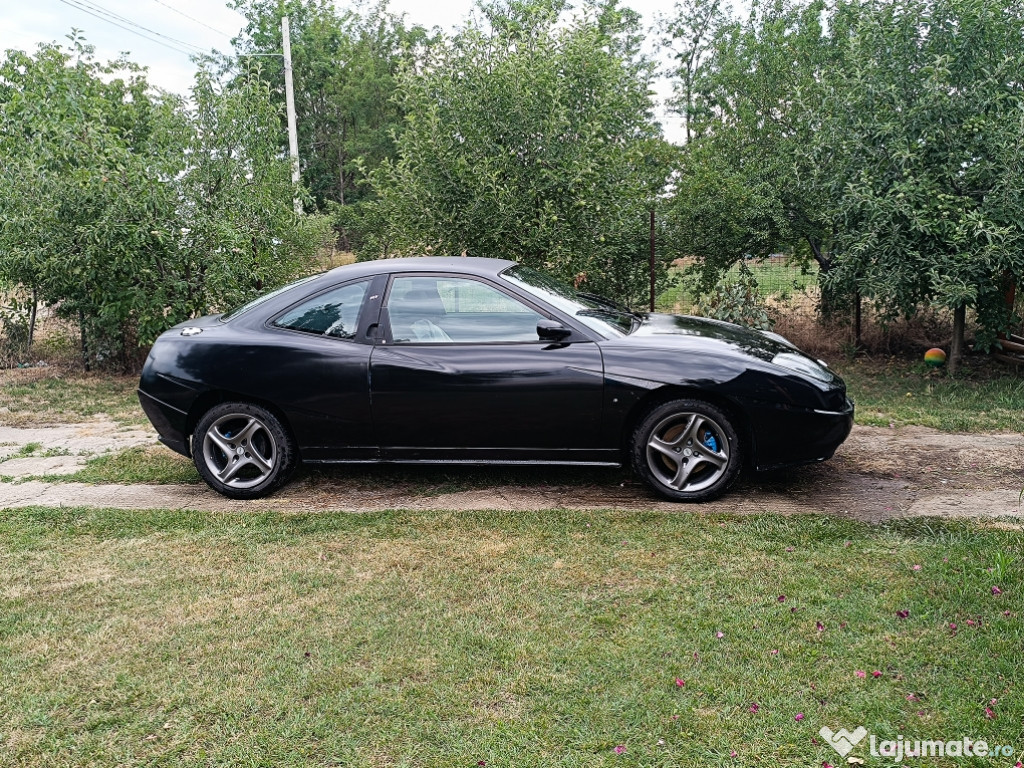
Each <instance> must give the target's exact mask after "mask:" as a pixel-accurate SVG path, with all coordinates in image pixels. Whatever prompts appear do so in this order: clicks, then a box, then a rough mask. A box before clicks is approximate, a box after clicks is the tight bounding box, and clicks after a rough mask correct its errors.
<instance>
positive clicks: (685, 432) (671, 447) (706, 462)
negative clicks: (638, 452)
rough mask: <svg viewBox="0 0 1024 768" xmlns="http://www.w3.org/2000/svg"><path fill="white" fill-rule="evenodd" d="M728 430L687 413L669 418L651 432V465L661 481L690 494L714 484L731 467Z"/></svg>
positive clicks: (696, 415) (649, 450)
mask: <svg viewBox="0 0 1024 768" xmlns="http://www.w3.org/2000/svg"><path fill="white" fill-rule="evenodd" d="M725 435H726V433H725V431H724V430H723V429H722V428H721V427H720V426H719V425H718V424H717V423H716V422H715V421H714V419H710V418H708V417H707V416H705V415H703V414H700V413H693V412H692V411H683V412H680V413H674V414H672V415H670V416H667V417H665V418H664V419H662V420H661V421H660V422H658V425H657V426H656V427H655V428H654V429H653V430H651V436H650V438H649V439H648V441H647V466H648V467H649V468H650V470H651V472H652V473H653V474H654V476H655V478H656V479H657V480H658V482H660V483H662V484H663V485H665V486H667V487H669V488H671V489H673V490H675V491H682V492H686V493H693V492H697V491H703V490H704V489H705V488H709V487H711V486H712V485H714V484H715V483H716V482H718V480H720V479H721V477H722V476H723V475H724V474H725V473H726V470H727V469H728V467H729V440H728V439H727V438H726V436H725Z"/></svg>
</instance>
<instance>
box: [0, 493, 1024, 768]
mask: <svg viewBox="0 0 1024 768" xmlns="http://www.w3.org/2000/svg"><path fill="white" fill-rule="evenodd" d="M1022 557H1024V540H1022V534H1021V532H1020V531H1011V530H1001V529H993V528H984V527H978V526H968V525H963V524H953V523H948V524H941V523H935V522H923V521H914V522H906V523H899V524H892V525H888V526H881V527H878V526H876V527H871V526H868V525H863V524H857V523H852V522H846V521H841V520H835V519H829V518H819V517H800V518H782V517H773V516H764V517H746V518H733V517H713V516H703V515H694V514H691V513H690V512H689V511H685V512H684V511H681V512H680V513H679V514H641V513H623V512H613V511H609V512H598V513H575V512H572V513H571V512H565V511H559V510H549V511H544V512H537V513H516V514H505V513H494V512H487V513H484V512H481V513H461V514H454V513H444V512H439V513H420V512H416V513H413V512H401V511H396V512H390V513H383V514H373V515H294V516H292V515H282V514H274V513H270V514H249V515H245V514H220V513H218V514H200V513H191V512H180V511H178V512H151V511H145V512H143V511H118V510H81V509H78V510H76V509H60V510H54V509H29V510H9V511H7V512H5V513H4V515H3V516H2V517H0V585H2V586H0V601H2V602H0V680H2V681H3V683H2V685H3V697H2V699H0V764H3V765H19V766H47V768H49V767H50V766H128V765H147V766H171V765H174V766H178V765H228V764H231V765H266V766H288V765H318V766H328V765H348V766H375V765H381V766H385V765H386V766H474V765H483V764H486V765H488V766H516V768H520V767H522V766H601V765H607V766H686V765H700V766H705V765H707V766H755V765H756V766H820V765H822V764H823V763H824V762H829V763H831V764H839V763H841V762H844V761H841V760H840V759H839V756H838V755H837V754H836V753H834V752H833V751H832V750H831V748H830V747H828V746H827V745H825V744H823V743H822V740H821V738H820V737H819V736H818V733H817V732H818V730H819V729H820V728H821V727H822V726H826V725H827V726H829V727H831V728H833V729H836V728H839V727H840V726H842V727H846V728H849V729H851V730H852V729H853V728H854V727H855V726H857V725H864V726H865V727H867V728H868V730H869V731H870V732H871V733H872V734H875V735H877V737H878V738H879V739H895V738H896V736H897V734H904V735H905V736H907V737H910V738H914V737H919V738H942V739H957V738H961V737H962V736H964V735H967V736H971V737H974V738H979V739H981V738H983V739H985V740H987V741H988V743H989V744H990V745H1002V744H1012V745H1014V746H1016V747H1018V748H1020V747H1024V743H1022V742H1024V739H1022V735H1021V723H1022V718H1024V702H1022V701H1021V699H1020V696H1019V689H1018V685H1019V684H1020V682H1021V675H1022V672H1021V668H1020V649H1021V647H1022V644H1024V630H1022V625H1021V621H1020V611H1021V609H1022V607H1024V606H1022V605H1021V598H1020V594H1021V590H1022V588H1024V578H1022V577H1021V569H1020V563H1021V558H1022ZM918 566H920V567H918ZM993 587H997V588H998V591H999V592H1000V593H999V594H994V593H993ZM953 625H955V629H954V628H953ZM858 671H861V672H863V673H864V676H860V674H859V673H858ZM876 671H877V672H878V674H877V676H876V675H875V674H874V673H875V672H876ZM986 709H987V710H988V711H987V712H986ZM865 744H866V742H865ZM865 744H862V745H861V746H859V747H858V748H857V749H856V750H855V751H854V753H853V754H854V755H857V756H860V757H863V758H866V760H867V762H866V764H867V765H882V764H886V763H885V762H883V761H882V759H881V758H872V757H870V756H869V755H868V754H867V749H866V747H865ZM732 752H735V753H736V755H735V757H730V754H731V753H732ZM1015 759H1016V758H1014V759H1013V760H1010V759H1003V760H1000V761H985V762H984V764H986V765H999V766H1002V765H1006V766H1010V765H1012V764H1013V762H1014V761H1015ZM926 764H928V765H954V764H956V765H961V764H965V763H964V761H957V760H953V759H949V760H947V761H946V762H943V760H941V759H940V760H933V761H928V762H927V763H926ZM967 764H970V763H969V761H968V762H967Z"/></svg>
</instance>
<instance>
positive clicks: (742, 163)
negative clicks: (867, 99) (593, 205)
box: [667, 0, 849, 286]
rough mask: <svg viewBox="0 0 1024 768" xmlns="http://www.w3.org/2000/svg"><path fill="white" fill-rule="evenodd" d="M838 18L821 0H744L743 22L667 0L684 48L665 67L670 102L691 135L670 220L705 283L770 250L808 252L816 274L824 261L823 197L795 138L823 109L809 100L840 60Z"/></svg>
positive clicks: (701, 2) (842, 22)
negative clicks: (671, 86)
mask: <svg viewBox="0 0 1024 768" xmlns="http://www.w3.org/2000/svg"><path fill="white" fill-rule="evenodd" d="M706 18H710V20H711V24H710V30H707V31H705V30H704V27H703V26H700V27H699V29H700V34H701V37H700V39H699V41H698V42H697V43H694V42H693V39H691V38H693V37H695V34H696V33H695V32H694V29H695V26H697V25H703V24H704V20H705V19H706ZM826 20H827V24H826V23H825V22H826ZM848 24H849V22H848V19H847V14H846V13H845V12H844V11H843V10H842V9H841V8H838V7H832V8H830V7H829V6H828V5H827V4H826V3H825V2H824V0H811V2H807V3H804V4H800V3H795V4H791V3H788V2H783V0H774V1H773V2H769V3H764V4H754V6H753V8H752V9H751V11H750V13H749V15H748V16H747V18H746V19H744V20H738V19H735V18H733V17H730V16H728V15H726V14H724V13H722V12H720V11H719V10H718V6H717V4H716V3H714V2H712V1H711V0H694V2H693V3H690V4H686V5H680V6H677V15H676V18H675V19H674V20H672V21H671V22H670V23H669V25H668V27H667V30H668V32H669V33H670V35H671V37H672V38H673V39H674V40H676V42H677V44H678V45H680V46H681V47H682V50H683V51H684V53H685V52H686V51H691V52H693V54H692V55H686V56H684V57H683V58H682V63H681V65H680V66H679V67H677V68H676V71H675V78H676V92H677V95H678V98H677V103H678V104H679V106H677V109H684V110H685V112H684V114H686V115H687V116H688V126H689V127H690V128H691V136H692V138H691V140H690V141H689V142H688V143H687V145H686V147H685V148H684V153H683V155H682V160H681V165H680V168H679V170H678V174H677V183H676V193H675V196H674V200H673V203H672V205H671V206H670V211H669V215H670V218H671V222H670V227H671V228H672V230H673V231H674V232H675V238H676V239H677V240H678V241H679V242H682V243H686V247H687V248H688V249H689V255H692V256H696V257H698V259H699V260H700V267H701V268H702V271H703V273H704V281H703V282H704V284H705V286H710V285H713V284H714V282H715V281H716V280H717V278H718V276H719V275H721V274H722V273H724V272H725V271H726V270H728V268H729V267H730V266H732V265H733V264H735V263H736V262H737V261H738V260H740V259H742V258H744V257H746V256H749V255H754V256H767V255H770V254H771V253H775V252H778V251H780V250H788V251H790V252H793V253H795V254H797V255H802V256H803V257H804V258H805V259H807V260H810V259H813V260H815V261H816V262H817V263H818V266H819V268H820V269H821V271H822V272H828V271H829V270H830V269H831V268H832V267H833V265H834V253H833V250H834V249H833V241H834V237H835V232H834V231H833V221H832V219H831V217H830V211H831V201H830V200H829V199H828V197H827V195H826V193H825V191H824V190H823V189H822V187H821V186H820V185H818V184H816V183H815V182H816V181H819V180H820V175H819V174H818V173H817V171H818V168H817V167H816V166H815V164H814V162H815V161H812V160H811V159H809V158H807V157H806V156H804V155H803V154H802V152H801V148H802V147H804V146H806V145H807V144H808V142H810V141H811V140H813V138H814V136H815V133H816V131H817V130H818V124H819V123H820V121H821V120H822V119H825V118H827V115H825V114H823V113H821V112H820V111H818V110H817V109H816V107H818V106H819V105H820V102H821V97H820V89H821V77H822V74H823V73H824V72H827V71H830V70H832V69H834V68H836V67H841V66H842V60H843V56H844V51H845V45H846V30H847V28H848ZM705 38H707V39H708V40H707V42H705ZM693 56H699V58H698V59H696V61H697V65H695V64H693V61H694V59H693Z"/></svg>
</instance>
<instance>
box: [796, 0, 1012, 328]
mask: <svg viewBox="0 0 1024 768" xmlns="http://www.w3.org/2000/svg"><path fill="white" fill-rule="evenodd" d="M853 8H854V11H855V12H856V20H857V21H856V25H855V26H854V27H853V28H852V29H851V33H850V46H849V54H848V57H847V63H846V66H844V67H843V68H841V69H837V70H835V71H832V72H830V73H828V77H827V78H825V79H824V85H825V89H824V99H823V101H822V104H821V109H822V111H823V112H824V113H826V114H828V115H829V119H828V120H826V121H823V122H822V125H821V130H820V131H818V133H817V134H816V136H815V139H814V141H813V142H811V143H809V144H808V145H807V146H806V147H805V148H804V155H805V157H806V158H807V160H808V161H809V162H811V163H815V164H817V165H818V166H819V167H822V168H824V167H826V163H828V166H829V167H830V168H831V171H830V172H829V173H821V174H820V180H819V184H821V185H823V186H827V189H828V192H829V195H830V196H831V197H832V198H834V200H835V201H836V202H835V208H834V213H833V222H834V226H835V229H836V232H837V237H836V244H837V245H836V247H837V250H838V251H839V253H840V254H841V258H839V259H838V262H837V269H836V270H835V271H834V273H833V274H831V275H830V276H829V280H830V281H831V282H832V283H833V284H835V285H840V286H856V288H857V289H858V290H860V291H861V292H862V293H863V294H864V295H865V296H868V297H870V298H871V299H873V300H874V302H875V303H876V304H877V305H878V306H880V307H881V308H882V309H884V310H885V311H887V312H889V313H891V314H897V313H902V314H906V315H909V314H912V313H913V312H914V311H915V309H916V308H917V307H918V306H919V305H921V304H923V303H932V304H937V305H940V306H944V307H948V308H951V309H958V308H961V307H965V306H969V307H973V308H974V309H975V311H976V313H977V317H978V320H979V323H980V324H981V325H982V326H983V334H982V339H981V341H982V342H983V343H984V342H988V343H992V342H994V340H995V335H996V334H997V333H998V332H1000V331H1003V330H1005V329H1006V328H1007V327H1008V324H1009V322H1010V320H1011V313H1012V307H1011V306H1008V305H1007V302H1006V300H1005V296H1004V294H1005V293H1006V290H1007V288H1008V287H1010V288H1012V287H1013V286H1016V285H1017V284H1019V283H1020V282H1021V279H1022V278H1024V198H1022V197H1021V193H1020V190H1021V189H1022V188H1024V162H1022V160H1024V82H1022V73H1024V8H1022V7H1021V6H1020V5H1019V4H1008V3H1003V2H994V1H993V0H899V1H898V2H893V3H884V4H883V3H867V2H864V3H857V4H853Z"/></svg>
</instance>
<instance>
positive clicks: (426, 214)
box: [361, 0, 671, 303]
mask: <svg viewBox="0 0 1024 768" xmlns="http://www.w3.org/2000/svg"><path fill="white" fill-rule="evenodd" d="M563 7H564V4H563V3H559V2H553V1H545V0H536V1H534V2H527V1H525V0H524V1H522V2H520V1H518V0H517V1H515V2H508V3H500V4H499V3H489V4H484V5H483V6H482V7H481V8H482V11H483V14H484V17H485V19H486V23H487V26H484V25H483V24H482V23H480V22H479V21H474V20H471V21H470V22H468V23H467V25H466V26H465V27H464V28H462V29H461V30H460V31H459V32H458V33H457V34H456V35H455V36H453V37H451V38H447V39H443V40H441V41H439V42H437V43H436V44H435V45H434V46H433V47H432V48H431V49H430V51H429V52H428V54H427V57H426V60H425V62H424V63H423V64H422V66H421V67H419V68H416V69H412V68H407V69H406V70H405V71H404V72H403V74H402V77H401V79H400V81H399V84H398V85H399V87H398V97H399V98H400V100H401V104H402V107H403V110H404V113H405V123H404V126H403V130H402V132H401V134H399V136H398V151H399V156H398V159H397V160H394V161H391V160H385V161H384V162H383V163H382V164H381V165H380V166H379V167H378V168H377V169H376V170H375V171H373V172H372V173H371V175H370V179H371V183H372V185H373V188H374V190H375V192H376V193H377V195H378V198H379V199H378V200H376V201H374V202H373V203H371V204H369V206H368V208H369V210H368V211H366V214H365V215H366V216H367V217H369V220H371V221H373V222H374V223H375V224H376V225H377V226H375V227H374V228H372V229H371V228H370V227H366V228H365V230H364V231H367V232H371V233H372V236H371V237H369V238H368V239H367V240H366V241H365V242H364V243H363V247H362V249H361V254H362V255H363V256H364V257H365V256H371V257H373V256H382V255H384V256H388V255H398V254H415V253H436V254H460V253H463V252H465V253H468V254H470V255H475V256H491V257H507V258H514V259H517V260H520V261H523V262H525V263H528V264H531V265H534V266H540V267H544V268H547V269H550V270H552V271H553V272H555V273H557V274H558V275H559V276H561V277H562V278H565V279H571V280H574V281H575V282H576V283H577V284H579V285H585V286H586V287H587V289H589V290H593V291H598V292H606V293H610V294H613V295H614V296H615V297H616V298H618V299H620V300H623V301H629V302H631V303H641V302H642V297H643V296H645V295H646V280H647V277H646V276H647V267H646V265H647V259H648V256H647V253H648V248H647V242H648V236H649V211H650V210H651V208H652V207H656V206H657V205H658V200H657V195H658V194H659V193H660V191H661V190H662V188H663V186H664V183H665V178H666V172H667V166H668V164H667V158H668V157H669V156H670V152H671V149H670V148H669V147H667V145H665V144H664V143H663V142H662V141H661V140H660V139H659V138H658V130H657V127H656V125H655V124H654V123H653V120H652V116H651V101H650V94H649V86H650V82H651V76H652V69H651V65H650V63H649V62H648V61H647V60H645V59H644V58H643V57H642V56H641V55H640V53H639V46H640V42H641V39H640V31H641V29H640V25H639V17H638V16H637V15H636V14H634V13H633V12H631V11H628V10H620V9H618V8H616V7H615V4H614V3H612V2H603V3H599V4H598V3H586V4H585V5H584V7H583V8H582V10H581V11H580V13H578V14H577V15H574V16H567V15H566V14H564V13H563V12H562V11H563ZM663 250H664V249H663ZM666 266H667V264H666V261H665V259H664V254H663V258H662V260H661V261H659V265H658V270H659V278H660V279H662V280H663V279H664V277H665V274H666Z"/></svg>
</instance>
